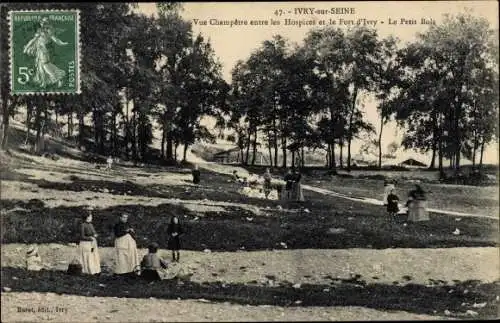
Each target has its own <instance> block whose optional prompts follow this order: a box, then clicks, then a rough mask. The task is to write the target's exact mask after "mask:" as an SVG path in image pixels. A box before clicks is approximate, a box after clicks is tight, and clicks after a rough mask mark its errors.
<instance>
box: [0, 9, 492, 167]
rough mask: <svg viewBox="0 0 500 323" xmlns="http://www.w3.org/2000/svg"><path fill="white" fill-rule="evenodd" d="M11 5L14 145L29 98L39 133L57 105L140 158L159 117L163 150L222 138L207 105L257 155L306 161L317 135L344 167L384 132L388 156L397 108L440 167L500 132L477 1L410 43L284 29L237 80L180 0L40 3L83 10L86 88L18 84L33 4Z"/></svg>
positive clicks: (410, 142)
mask: <svg viewBox="0 0 500 323" xmlns="http://www.w3.org/2000/svg"><path fill="white" fill-rule="evenodd" d="M0 6H1V21H0V23H1V26H2V28H1V30H0V35H1V37H0V40H1V44H0V47H1V52H0V55H1V61H0V64H2V65H1V67H2V70H1V71H2V72H1V75H0V77H1V80H2V84H1V105H2V123H1V124H2V148H5V147H6V145H7V139H8V126H9V117H7V116H12V115H14V114H15V113H16V109H17V108H18V107H26V112H27V118H26V125H27V126H28V128H29V129H33V130H35V131H36V137H37V138H39V137H40V136H42V135H43V134H44V133H45V132H47V131H48V129H49V127H48V125H49V124H50V120H53V118H52V116H53V115H55V119H56V120H57V122H56V124H57V123H60V122H59V121H60V120H62V119H65V122H64V123H66V125H67V136H68V137H73V134H74V133H76V131H74V130H75V128H76V124H78V136H77V138H76V139H77V141H78V142H79V144H80V145H82V144H83V143H84V141H85V140H86V138H87V137H89V136H92V137H93V143H94V145H95V147H96V149H97V151H98V152H100V153H105V152H107V151H111V152H112V153H113V154H114V155H119V154H123V155H125V157H129V158H132V159H133V160H141V159H142V160H144V159H147V158H149V156H148V153H149V149H148V145H149V144H151V142H152V140H153V139H154V138H153V133H154V130H155V129H158V130H160V131H161V156H162V158H164V159H166V160H169V161H175V160H177V155H176V153H175V152H176V151H177V147H178V146H179V145H184V159H185V156H186V151H187V149H188V147H189V146H190V145H192V144H193V143H194V142H195V141H197V140H201V139H204V140H213V139H214V138H215V136H214V134H213V133H211V131H210V129H207V128H205V127H204V126H203V125H202V124H201V122H200V121H201V118H202V117H204V116H207V115H208V116H212V117H215V118H216V120H217V123H216V127H218V128H219V129H224V128H230V129H233V130H234V133H235V136H234V139H235V142H236V143H237V145H238V147H239V148H240V150H241V155H242V156H245V158H244V163H247V164H249V163H251V164H253V163H255V156H256V155H257V154H256V151H257V149H258V146H259V145H261V144H265V146H266V147H267V150H268V154H269V159H270V160H271V164H272V165H274V166H280V165H278V153H280V154H281V156H282V165H281V166H286V165H287V157H289V155H290V154H291V160H292V163H293V164H294V166H295V161H296V160H298V161H299V163H301V164H303V163H304V153H305V149H306V148H309V149H324V150H325V151H326V156H327V164H328V166H329V167H330V168H331V169H333V170H335V169H336V168H337V164H336V161H337V160H340V163H341V165H340V166H341V167H343V166H344V165H342V163H343V160H344V154H345V155H347V158H346V159H347V165H346V166H347V167H348V168H349V167H351V159H352V158H351V155H352V152H351V144H352V142H353V140H355V139H356V138H360V137H362V136H365V135H368V136H372V137H374V136H375V134H376V133H377V132H378V136H377V137H378V138H375V139H372V141H373V142H375V144H376V146H377V147H378V153H379V166H380V165H381V163H382V146H383V143H382V133H383V130H384V126H385V125H386V124H387V122H388V121H390V120H396V121H397V122H398V124H399V126H401V127H402V128H404V129H405V137H404V140H403V142H402V144H403V145H404V146H405V147H406V148H414V149H419V150H421V151H426V152H427V151H432V153H433V154H432V155H433V158H432V165H431V167H435V166H436V160H437V164H438V167H439V169H441V170H442V169H443V160H444V159H445V158H447V159H449V160H451V166H455V167H459V166H460V156H462V155H464V156H465V157H467V158H470V159H472V160H473V161H474V163H475V162H476V156H477V155H478V154H479V163H480V164H482V154H483V151H484V147H485V145H487V144H488V143H490V142H492V141H494V140H496V138H498V136H497V133H498V129H497V122H496V121H497V119H498V43H495V39H496V38H495V37H494V34H493V32H492V31H491V30H490V27H489V25H488V22H487V21H485V20H484V19H482V18H477V17H474V16H473V15H471V14H470V13H464V14H461V15H459V16H456V17H447V18H446V19H445V21H444V23H443V24H441V25H439V26H431V27H430V28H429V30H428V31H427V32H426V33H424V34H421V35H419V36H418V38H417V40H416V41H414V42H413V43H410V44H408V45H405V46H399V45H400V44H399V42H398V40H397V39H395V38H393V37H388V38H384V39H381V38H380V37H379V36H378V35H377V32H376V31H375V30H373V29H369V28H363V27H359V28H353V29H348V30H342V29H335V28H323V29H317V30H313V31H311V32H309V34H308V35H307V36H306V38H305V39H304V42H303V44H302V45H301V46H298V45H291V44H290V43H289V42H288V41H287V40H286V39H284V38H283V37H281V36H279V35H278V36H275V37H273V38H272V39H270V40H267V41H265V42H263V43H262V45H261V46H260V47H259V48H258V49H256V50H255V51H254V52H253V53H251V55H250V57H249V58H248V59H247V60H245V61H239V62H238V63H237V64H236V66H235V67H234V68H233V70H232V83H231V84H227V83H226V82H225V81H224V80H223V79H222V77H221V65H220V63H219V62H218V60H217V58H216V56H215V53H214V51H213V49H212V47H211V45H210V43H209V42H208V41H206V40H205V39H204V38H203V37H202V36H201V35H194V34H193V32H192V28H191V24H190V23H189V22H187V21H185V20H183V19H182V18H181V16H180V12H181V11H182V7H181V6H180V5H179V4H175V3H160V4H158V12H159V15H158V17H157V18H155V17H147V16H144V15H139V14H136V13H134V11H133V10H132V9H134V5H130V4H119V3H113V4H100V3H93V4H85V3H84V4H71V5H67V4H43V3H40V4H30V7H31V8H32V9H45V8H59V9H74V8H77V9H80V11H81V39H82V41H81V43H82V44H83V46H82V54H83V55H82V73H81V74H82V94H81V95H78V96H10V95H9V65H8V43H7V39H8V34H7V33H8V30H9V28H8V22H7V12H8V10H16V9H26V5H21V4H1V5H0ZM369 97H372V98H374V99H375V100H376V102H378V110H379V114H380V123H379V124H378V125H373V124H371V123H369V122H367V121H366V120H365V118H364V117H363V113H362V111H363V104H364V100H366V99H367V98H369ZM89 117H90V120H91V123H92V124H91V126H90V127H89V125H86V123H88V120H89ZM74 118H76V119H75V120H73V119H74ZM37 141H38V140H35V142H37ZM251 150H252V151H253V154H250V151H251ZM249 156H253V158H252V160H250V158H249ZM296 157H298V158H296Z"/></svg>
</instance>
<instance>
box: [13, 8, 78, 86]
mask: <svg viewBox="0 0 500 323" xmlns="http://www.w3.org/2000/svg"><path fill="white" fill-rule="evenodd" d="M79 14H80V13H79V11H78V10H27V11H10V12H9V24H10V44H9V45H10V83H11V94H13V95H36V94H78V93H80V20H79V19H80V15H79Z"/></svg>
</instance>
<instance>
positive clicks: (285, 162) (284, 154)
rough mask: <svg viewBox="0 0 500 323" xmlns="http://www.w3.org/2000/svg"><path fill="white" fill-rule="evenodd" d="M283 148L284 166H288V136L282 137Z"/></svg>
mask: <svg viewBox="0 0 500 323" xmlns="http://www.w3.org/2000/svg"><path fill="white" fill-rule="evenodd" d="M281 149H282V152H283V164H282V167H283V168H286V167H287V153H286V138H285V137H282V138H281Z"/></svg>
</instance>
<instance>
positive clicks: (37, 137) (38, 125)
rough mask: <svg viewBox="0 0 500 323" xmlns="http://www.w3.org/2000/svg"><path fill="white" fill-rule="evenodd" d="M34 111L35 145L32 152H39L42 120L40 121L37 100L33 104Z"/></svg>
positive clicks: (40, 112) (40, 113)
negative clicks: (35, 103) (34, 104)
mask: <svg viewBox="0 0 500 323" xmlns="http://www.w3.org/2000/svg"><path fill="white" fill-rule="evenodd" d="M35 109H36V112H35V124H34V125H33V127H34V129H35V130H36V132H35V145H34V148H35V149H34V152H35V153H36V154H38V153H39V152H40V132H41V129H42V125H41V124H42V121H41V116H42V108H41V106H40V103H39V102H38V100H37V105H36V106H35Z"/></svg>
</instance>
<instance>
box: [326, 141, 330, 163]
mask: <svg viewBox="0 0 500 323" xmlns="http://www.w3.org/2000/svg"><path fill="white" fill-rule="evenodd" d="M325 158H326V167H327V168H330V144H328V145H327V146H326V154H325Z"/></svg>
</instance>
